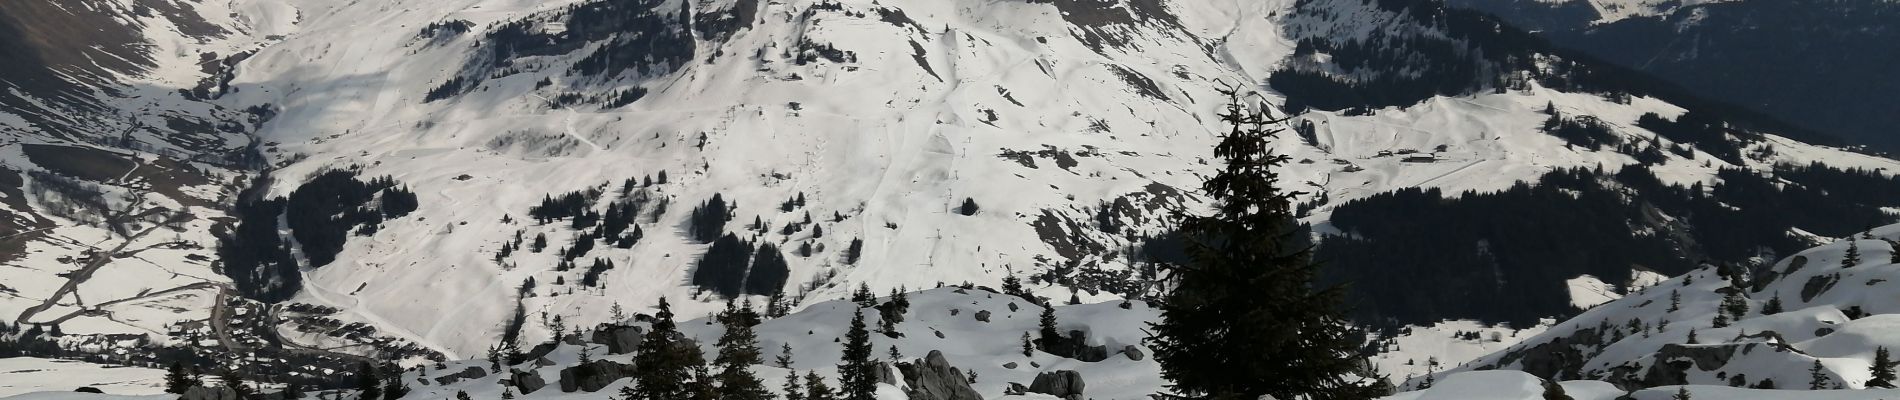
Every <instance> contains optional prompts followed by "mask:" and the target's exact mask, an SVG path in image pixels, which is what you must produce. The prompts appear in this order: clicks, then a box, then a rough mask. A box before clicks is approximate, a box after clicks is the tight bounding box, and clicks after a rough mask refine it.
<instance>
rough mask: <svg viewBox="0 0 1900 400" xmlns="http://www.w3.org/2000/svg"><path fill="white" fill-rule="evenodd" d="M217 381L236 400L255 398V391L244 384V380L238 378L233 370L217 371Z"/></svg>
mask: <svg viewBox="0 0 1900 400" xmlns="http://www.w3.org/2000/svg"><path fill="white" fill-rule="evenodd" d="M218 381H219V382H221V383H223V384H224V387H225V388H228V389H231V393H232V394H233V395H235V396H234V397H236V398H237V400H250V399H252V398H255V397H257V391H256V390H254V389H252V388H251V385H246V384H244V378H240V377H238V375H237V370H235V369H228V368H227V369H221V370H219V371H218Z"/></svg>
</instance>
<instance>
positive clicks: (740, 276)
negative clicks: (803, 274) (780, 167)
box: [686, 193, 864, 298]
mask: <svg viewBox="0 0 1900 400" xmlns="http://www.w3.org/2000/svg"><path fill="white" fill-rule="evenodd" d="M804 207H805V194H804V193H799V194H798V195H796V196H794V197H792V198H789V199H786V200H785V201H784V202H781V203H780V204H779V207H778V209H779V211H780V212H785V213H792V212H797V211H799V210H800V209H802V208H804ZM736 208H738V204H736V203H729V202H727V201H726V200H725V196H724V195H722V194H714V195H713V196H712V198H710V199H707V200H706V202H705V203H701V204H700V205H699V206H696V207H694V208H693V211H692V214H691V216H690V217H688V219H687V222H686V231H687V234H688V235H690V236H691V237H692V238H693V239H694V240H697V241H699V242H701V243H711V244H712V245H711V246H709V247H708V248H707V249H706V252H705V253H704V254H701V255H700V258H699V263H698V264H697V266H696V267H695V268H694V270H693V277H692V284H693V285H694V286H698V287H700V288H702V289H706V290H709V291H712V292H713V293H717V294H719V295H720V296H723V297H726V298H733V297H738V296H740V295H747V294H750V295H761V296H764V295H772V294H775V293H778V292H779V291H780V290H782V288H784V287H785V283H786V281H787V280H788V279H789V278H790V277H791V266H790V265H788V264H787V263H786V259H785V253H784V251H783V250H781V249H779V247H778V245H777V244H774V243H772V242H770V241H767V240H763V239H760V237H763V236H764V235H767V234H770V233H773V232H774V230H775V229H774V228H772V227H771V226H770V225H768V224H766V222H765V220H764V219H763V218H762V217H754V218H753V220H752V223H750V224H747V225H746V226H745V231H744V232H745V233H749V234H750V235H752V236H753V238H752V239H746V238H742V237H740V236H739V234H738V233H733V232H727V231H726V225H727V224H728V223H730V222H732V219H733V210H734V209H736ZM844 219H845V216H844V214H842V213H836V212H834V213H832V215H831V220H830V222H838V221H843V220H844ZM806 230H810V231H811V234H810V235H807V236H808V238H809V239H811V240H803V241H800V242H799V244H798V248H796V249H793V250H792V254H794V255H797V256H799V257H811V256H812V255H813V254H816V253H817V252H820V251H824V245H823V244H814V243H815V242H816V239H820V238H823V237H825V228H824V226H823V225H819V224H817V223H816V222H814V221H813V219H812V217H811V211H810V210H805V211H804V215H803V217H802V218H801V219H799V220H797V221H792V222H787V223H786V224H785V225H784V226H782V227H779V228H777V229H776V233H778V234H780V235H785V236H790V235H793V234H798V233H801V232H805V231H806ZM863 250H864V241H863V240H862V239H857V238H853V239H852V240H851V244H850V245H849V246H847V247H846V248H845V251H844V254H843V255H842V259H841V260H840V261H841V262H843V263H845V264H856V263H857V260H858V257H859V256H860V255H861V253H862V252H863Z"/></svg>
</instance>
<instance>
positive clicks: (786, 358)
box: [772, 342, 792, 369]
mask: <svg viewBox="0 0 1900 400" xmlns="http://www.w3.org/2000/svg"><path fill="white" fill-rule="evenodd" d="M772 363H773V365H777V366H778V367H779V368H784V369H792V343H791V342H785V343H782V344H780V345H779V349H778V358H775V359H773V360H772Z"/></svg>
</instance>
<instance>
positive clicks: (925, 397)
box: [897, 350, 983, 400]
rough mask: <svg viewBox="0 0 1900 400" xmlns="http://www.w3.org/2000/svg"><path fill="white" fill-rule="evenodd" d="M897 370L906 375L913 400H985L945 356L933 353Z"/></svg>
mask: <svg viewBox="0 0 1900 400" xmlns="http://www.w3.org/2000/svg"><path fill="white" fill-rule="evenodd" d="M897 367H898V368H899V369H901V370H903V371H904V380H905V383H908V384H909V385H910V393H908V394H909V395H910V399H911V400H983V395H981V394H978V393H977V392H976V389H973V388H970V381H968V380H967V378H965V377H964V375H963V371H959V370H957V368H956V367H954V366H951V365H950V361H949V360H946V359H944V358H943V352H940V351H936V350H931V351H930V354H929V355H926V356H924V359H923V360H922V361H920V362H918V363H915V364H912V363H905V364H898V365H897Z"/></svg>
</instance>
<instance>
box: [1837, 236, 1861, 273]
mask: <svg viewBox="0 0 1900 400" xmlns="http://www.w3.org/2000/svg"><path fill="white" fill-rule="evenodd" d="M1856 265H1860V241H1859V240H1854V239H1853V238H1848V239H1847V254H1846V255H1843V256H1841V268H1853V267H1854V266H1856Z"/></svg>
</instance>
